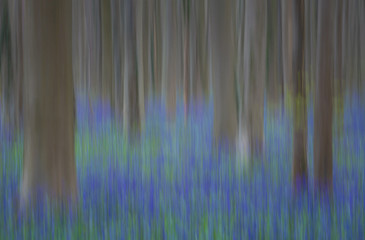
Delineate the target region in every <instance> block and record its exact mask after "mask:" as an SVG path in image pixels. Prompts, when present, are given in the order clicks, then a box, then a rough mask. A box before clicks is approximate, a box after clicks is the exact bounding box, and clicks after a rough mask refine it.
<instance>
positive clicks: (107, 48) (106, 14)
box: [101, 0, 115, 110]
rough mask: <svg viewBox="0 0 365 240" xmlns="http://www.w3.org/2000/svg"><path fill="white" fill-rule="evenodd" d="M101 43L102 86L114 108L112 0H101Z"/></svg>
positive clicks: (103, 92)
mask: <svg viewBox="0 0 365 240" xmlns="http://www.w3.org/2000/svg"><path fill="white" fill-rule="evenodd" d="M101 24H102V26H101V33H102V34H101V37H102V39H101V43H102V60H101V61H102V62H101V71H102V79H101V87H102V96H103V98H104V100H106V99H108V100H109V102H110V105H111V109H113V110H114V100H115V99H114V91H113V90H114V86H113V85H114V82H113V78H112V76H113V75H112V74H113V55H112V54H113V53H112V27H111V26H112V18H111V9H110V0H101Z"/></svg>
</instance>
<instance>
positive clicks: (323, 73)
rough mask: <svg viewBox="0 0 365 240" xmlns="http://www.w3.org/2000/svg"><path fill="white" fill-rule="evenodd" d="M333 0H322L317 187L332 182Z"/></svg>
mask: <svg viewBox="0 0 365 240" xmlns="http://www.w3.org/2000/svg"><path fill="white" fill-rule="evenodd" d="M333 6H334V3H333V1H328V0H327V1H326V0H320V1H319V11H318V14H319V15H318V57H317V58H318V60H317V62H318V71H317V82H316V90H315V103H314V136H313V139H314V142H313V162H314V181H315V184H316V186H317V187H318V188H328V187H329V188H331V186H332V92H333V90H332V88H333V86H332V85H333V47H334V45H333V20H334V19H333V10H334V7H333Z"/></svg>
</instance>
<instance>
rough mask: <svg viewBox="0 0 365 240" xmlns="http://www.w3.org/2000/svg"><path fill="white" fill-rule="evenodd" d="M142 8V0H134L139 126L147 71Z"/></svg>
mask: <svg viewBox="0 0 365 240" xmlns="http://www.w3.org/2000/svg"><path fill="white" fill-rule="evenodd" d="M143 8H144V2H143V1H136V15H135V16H136V40H137V49H136V50H137V71H138V104H139V106H138V108H139V116H140V123H141V128H142V129H143V128H144V119H145V106H144V104H145V99H144V97H145V93H144V90H145V87H144V85H145V84H144V81H145V80H144V79H145V78H146V77H147V72H146V71H145V65H146V63H145V59H146V57H145V44H144V42H145V38H147V37H146V36H145V34H146V33H147V32H146V31H144V29H143V26H144V23H143V19H144V14H143Z"/></svg>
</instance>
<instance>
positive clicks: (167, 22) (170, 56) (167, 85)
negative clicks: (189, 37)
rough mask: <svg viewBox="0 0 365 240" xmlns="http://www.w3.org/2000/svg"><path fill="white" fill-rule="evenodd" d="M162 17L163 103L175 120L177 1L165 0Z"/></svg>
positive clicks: (171, 117) (170, 116) (178, 79)
mask: <svg viewBox="0 0 365 240" xmlns="http://www.w3.org/2000/svg"><path fill="white" fill-rule="evenodd" d="M161 13H162V14H161V16H162V24H163V30H162V36H163V38H162V45H163V48H162V78H161V87H162V88H161V89H162V90H161V94H162V102H163V103H164V104H166V109H167V115H168V117H169V118H170V119H172V120H174V119H175V115H176V91H177V90H176V83H177V81H180V76H179V74H178V51H177V48H178V45H177V42H178V41H177V40H178V39H177V21H176V1H171V0H165V1H162V5H161Z"/></svg>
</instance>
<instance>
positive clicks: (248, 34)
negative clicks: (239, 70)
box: [239, 0, 267, 159]
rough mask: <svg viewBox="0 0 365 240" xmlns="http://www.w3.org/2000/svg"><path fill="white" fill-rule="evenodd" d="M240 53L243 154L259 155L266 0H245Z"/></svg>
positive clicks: (262, 144)
mask: <svg viewBox="0 0 365 240" xmlns="http://www.w3.org/2000/svg"><path fill="white" fill-rule="evenodd" d="M245 3H246V5H245V30H244V57H243V74H244V76H243V79H242V80H243V81H244V82H243V86H244V93H243V111H242V113H243V116H242V117H241V119H242V121H241V122H240V123H239V124H240V133H239V134H240V139H243V142H245V143H247V145H246V147H243V148H245V150H244V151H243V152H244V156H243V158H245V159H247V158H251V159H252V157H254V156H257V157H260V156H259V155H260V154H261V153H262V150H263V146H264V132H263V125H264V121H263V120H264V90H265V82H266V43H267V42H266V41H267V40H266V36H267V34H266V31H267V9H266V8H267V6H266V1H256V0H247V1H246V2H245Z"/></svg>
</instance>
